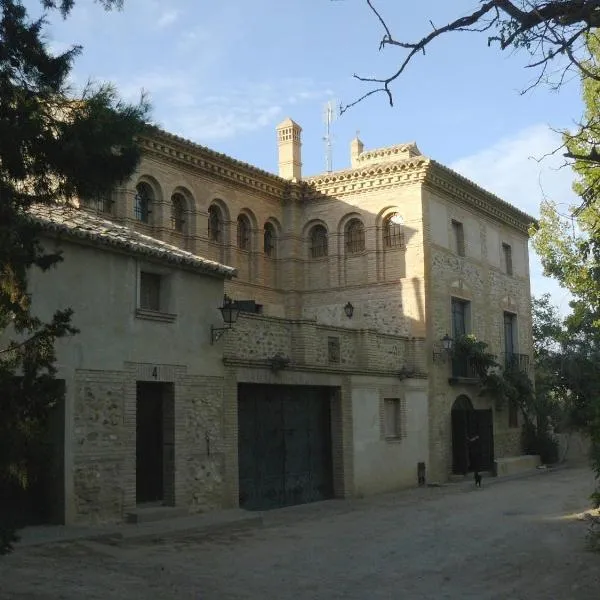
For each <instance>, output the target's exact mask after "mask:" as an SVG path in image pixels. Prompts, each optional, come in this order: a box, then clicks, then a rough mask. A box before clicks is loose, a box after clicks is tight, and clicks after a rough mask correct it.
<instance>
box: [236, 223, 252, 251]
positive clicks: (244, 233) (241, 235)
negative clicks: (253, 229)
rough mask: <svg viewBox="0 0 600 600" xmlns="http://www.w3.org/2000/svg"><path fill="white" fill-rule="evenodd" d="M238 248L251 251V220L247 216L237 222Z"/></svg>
mask: <svg viewBox="0 0 600 600" xmlns="http://www.w3.org/2000/svg"><path fill="white" fill-rule="evenodd" d="M237 246H238V248H239V249H240V250H250V219H248V217H247V216H246V215H240V216H239V217H238V220H237Z"/></svg>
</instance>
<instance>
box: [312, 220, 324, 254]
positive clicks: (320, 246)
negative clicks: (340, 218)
mask: <svg viewBox="0 0 600 600" xmlns="http://www.w3.org/2000/svg"><path fill="white" fill-rule="evenodd" d="M327 252H328V248H327V229H325V227H324V226H323V225H315V226H314V227H313V228H312V229H311V230H310V256H311V258H321V257H323V256H327Z"/></svg>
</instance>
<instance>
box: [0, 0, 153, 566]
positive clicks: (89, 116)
mask: <svg viewBox="0 0 600 600" xmlns="http://www.w3.org/2000/svg"><path fill="white" fill-rule="evenodd" d="M41 1H42V5H43V7H44V8H45V9H46V10H59V11H60V12H61V14H62V15H63V16H64V17H67V15H68V14H69V11H70V10H71V8H72V7H73V0H60V1H54V0H41ZM101 4H102V5H103V6H104V7H105V8H107V9H109V8H112V7H119V6H120V4H121V3H120V1H119V0H101ZM0 10H1V15H0V98H1V101H0V340H2V343H1V345H0V506H1V507H2V508H1V510H0V554H3V553H6V552H8V551H9V550H10V549H11V544H12V542H13V541H14V540H15V539H16V536H15V532H16V530H17V529H18V528H19V527H20V526H22V525H23V524H24V515H23V511H22V510H21V508H22V507H23V505H24V503H25V501H26V498H27V494H26V491H27V489H28V488H29V489H30V488H31V486H32V485H33V484H34V481H35V477H36V471H35V469H34V464H35V460H36V458H38V457H37V454H38V453H39V448H40V444H39V442H40V437H41V434H42V432H43V430H44V427H45V422H46V420H47V417H48V414H49V411H50V410H51V409H52V407H53V405H54V404H55V403H56V402H57V401H58V399H59V397H60V395H61V388H60V385H59V383H58V382H57V381H56V379H55V374H56V369H55V366H54V361H55V349H54V345H55V341H56V340H57V339H59V338H62V337H65V336H69V335H74V334H76V333H77V332H76V329H75V328H74V327H73V326H72V325H71V315H72V311H71V310H70V309H69V308H68V307H65V308H64V309H63V310H59V311H57V312H56V313H55V315H54V317H53V319H52V320H51V322H49V323H44V322H42V321H41V320H40V319H39V318H38V317H36V316H35V315H34V314H33V313H32V310H31V297H30V295H29V293H28V290H27V276H28V272H29V271H30V270H31V269H34V268H39V269H41V270H42V271H45V270H47V269H49V268H51V267H53V266H55V265H56V264H57V263H58V262H60V261H61V256H60V255H59V254H54V253H49V252H48V251H47V250H45V249H44V248H43V247H42V245H41V243H40V241H39V238H40V226H39V224H38V223H36V222H35V221H34V220H32V219H31V218H30V216H29V213H28V209H29V208H30V207H31V206H32V205H33V204H35V203H44V204H53V203H59V202H69V201H71V200H72V199H73V198H86V197H94V196H96V195H97V194H106V193H109V192H110V190H111V189H112V188H113V187H114V186H115V185H116V184H117V183H119V182H121V181H123V180H125V179H126V178H127V177H128V176H129V175H130V174H131V173H132V172H133V171H134V169H135V167H136V165H137V163H138V161H139V157H140V151H139V149H138V146H137V144H136V141H135V136H136V135H137V134H138V133H139V132H141V130H142V129H143V127H144V126H145V122H146V121H147V117H148V111H149V107H148V105H147V103H146V102H145V100H144V99H143V98H142V99H141V101H140V103H139V104H137V105H128V104H125V103H123V102H121V101H120V100H119V99H118V97H117V94H116V91H115V90H114V89H113V88H112V87H110V86H108V85H97V86H91V85H90V86H88V87H87V89H85V90H84V91H83V93H82V94H80V95H79V96H77V97H76V96H75V95H74V94H73V93H72V92H71V91H70V90H69V88H68V86H67V76H68V74H69V72H70V70H71V67H72V63H73V60H74V59H75V57H76V56H77V55H78V54H79V52H80V50H81V48H80V47H78V46H74V47H73V48H71V49H70V50H68V51H66V52H64V53H62V54H58V55H53V54H51V52H50V51H49V49H48V47H47V46H46V44H45V42H44V26H45V25H46V20H45V19H44V18H41V19H38V20H31V19H30V18H29V17H28V14H27V10H26V9H25V7H24V6H23V5H22V4H21V2H19V0H0Z"/></svg>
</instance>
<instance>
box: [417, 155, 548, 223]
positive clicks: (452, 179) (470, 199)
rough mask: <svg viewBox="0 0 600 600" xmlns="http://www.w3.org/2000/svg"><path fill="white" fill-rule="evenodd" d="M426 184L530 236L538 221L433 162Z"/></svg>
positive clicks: (431, 161)
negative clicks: (532, 226)
mask: <svg viewBox="0 0 600 600" xmlns="http://www.w3.org/2000/svg"><path fill="white" fill-rule="evenodd" d="M425 185H429V186H431V187H433V188H435V189H438V190H440V191H441V192H443V193H444V194H447V195H450V196H452V197H453V198H454V199H456V200H458V201H459V202H461V203H462V204H464V205H465V206H468V207H473V208H476V209H477V210H479V211H481V212H483V213H485V214H487V215H489V216H490V217H492V218H494V219H496V220H499V221H502V222H504V223H506V224H507V225H510V226H511V227H514V228H515V229H517V230H519V231H521V232H522V233H528V230H529V227H530V225H532V224H534V223H536V222H537V221H536V219H535V218H534V217H532V216H531V215H528V214H527V213H525V212H523V211H521V210H519V209H518V208H516V207H514V206H513V205H512V204H509V203H508V202H506V201H504V200H502V199H501V198H499V197H498V196H496V195H494V194H492V193H491V192H488V191H487V190H485V189H484V188H482V187H480V186H478V185H477V184H476V183H474V182H473V181H471V180H470V179H467V178H466V177H463V176H462V175H459V174H458V173H457V172H456V171H453V170H452V169H450V168H448V167H445V166H444V165H442V164H440V163H438V162H436V161H434V160H430V161H429V165H428V169H427V174H426V177H425Z"/></svg>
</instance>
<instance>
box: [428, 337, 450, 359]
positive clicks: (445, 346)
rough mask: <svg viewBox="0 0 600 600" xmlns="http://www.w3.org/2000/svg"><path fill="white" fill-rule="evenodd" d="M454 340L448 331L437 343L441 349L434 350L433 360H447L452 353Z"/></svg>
mask: <svg viewBox="0 0 600 600" xmlns="http://www.w3.org/2000/svg"><path fill="white" fill-rule="evenodd" d="M453 344H454V340H453V339H452V338H451V337H450V336H449V335H448V334H447V333H446V334H445V335H444V337H443V338H442V339H441V340H440V341H439V342H438V344H436V345H437V346H438V348H440V347H441V351H440V350H436V349H435V348H434V350H433V362H446V361H447V360H448V358H449V357H450V355H451V354H452V346H453Z"/></svg>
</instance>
